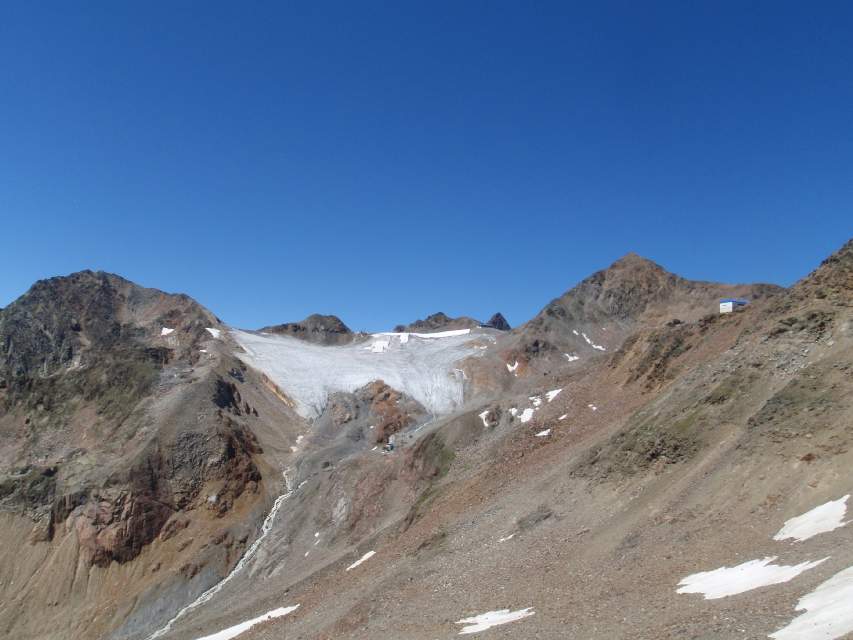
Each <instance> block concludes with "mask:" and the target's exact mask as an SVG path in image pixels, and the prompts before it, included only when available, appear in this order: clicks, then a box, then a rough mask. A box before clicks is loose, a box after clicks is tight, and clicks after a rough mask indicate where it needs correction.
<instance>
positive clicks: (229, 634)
mask: <svg viewBox="0 0 853 640" xmlns="http://www.w3.org/2000/svg"><path fill="white" fill-rule="evenodd" d="M306 555H307V554H306ZM298 608H299V605H298V604H297V605H294V606H292V607H279V608H278V609H273V610H272V611H267V612H266V613H265V614H264V615H262V616H258V617H257V618H252V619H251V620H246V622H241V623H240V624H235V625H234V626H233V627H228V628H227V629H223V630H222V631H219V632H217V633H214V634H213V635H209V636H204V637H203V638H199V639H198V640H230V639H231V638H236V637H237V636H239V635H240V634H241V633H243V632H244V631H248V630H249V629H251V628H252V627H254V626H255V625H256V624H260V623H261V622H266V621H267V620H272V619H273V618H281V617H283V616H286V615H287V614H288V613H293V612H294V611H296V610H297V609H298Z"/></svg>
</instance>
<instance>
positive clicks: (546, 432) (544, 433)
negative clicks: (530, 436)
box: [536, 429, 551, 438]
mask: <svg viewBox="0 0 853 640" xmlns="http://www.w3.org/2000/svg"><path fill="white" fill-rule="evenodd" d="M550 433H551V430H550V429H545V431H540V432H539V433H537V434H536V437H537V438H544V437H545V436H547V435H549V434H550Z"/></svg>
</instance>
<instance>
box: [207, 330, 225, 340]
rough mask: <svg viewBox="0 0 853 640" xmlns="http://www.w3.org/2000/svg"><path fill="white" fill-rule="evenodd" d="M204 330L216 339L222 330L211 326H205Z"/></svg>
mask: <svg viewBox="0 0 853 640" xmlns="http://www.w3.org/2000/svg"><path fill="white" fill-rule="evenodd" d="M205 331H207V332H208V333H209V334H210V335H212V336H213V337H214V338H216V339H217V340H219V338H220V336H221V335H222V331H221V330H220V329H214V328H212V327H207V328H206V329H205Z"/></svg>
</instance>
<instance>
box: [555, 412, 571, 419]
mask: <svg viewBox="0 0 853 640" xmlns="http://www.w3.org/2000/svg"><path fill="white" fill-rule="evenodd" d="M568 417H569V414H568V413H564V414H563V415H561V416H560V417H559V418H557V420H565V419H566V418H568Z"/></svg>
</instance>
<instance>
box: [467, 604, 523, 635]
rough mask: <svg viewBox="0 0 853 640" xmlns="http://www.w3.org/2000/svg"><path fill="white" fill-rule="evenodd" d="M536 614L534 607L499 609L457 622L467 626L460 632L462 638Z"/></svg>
mask: <svg viewBox="0 0 853 640" xmlns="http://www.w3.org/2000/svg"><path fill="white" fill-rule="evenodd" d="M534 613H536V612H535V611H533V607H527V608H526V609H519V610H518V611H510V610H509V609H498V610H497V611H487V612H486V613H481V614H480V615H478V616H474V617H472V618H462V620H457V621H456V624H462V625H466V626H464V627H463V628H462V631H460V632H459V635H460V636H462V635H466V634H469V633H479V632H480V631H485V630H486V629H491V628H492V627H497V626H498V625H502V624H506V623H507V622H515V621H516V620H521V619H522V618H526V617H528V616H532V615H533V614H534Z"/></svg>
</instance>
